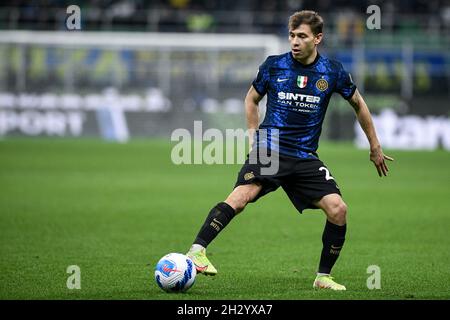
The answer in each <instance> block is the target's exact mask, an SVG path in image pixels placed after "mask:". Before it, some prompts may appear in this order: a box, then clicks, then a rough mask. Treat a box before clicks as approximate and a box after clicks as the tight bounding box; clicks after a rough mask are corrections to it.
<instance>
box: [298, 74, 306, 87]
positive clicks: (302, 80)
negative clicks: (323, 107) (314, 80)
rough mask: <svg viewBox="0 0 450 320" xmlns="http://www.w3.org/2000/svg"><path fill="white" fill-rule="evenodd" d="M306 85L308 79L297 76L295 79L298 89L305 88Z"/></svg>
mask: <svg viewBox="0 0 450 320" xmlns="http://www.w3.org/2000/svg"><path fill="white" fill-rule="evenodd" d="M307 83H308V77H307V76H298V77H297V85H298V86H299V87H300V88H304V87H306V84H307Z"/></svg>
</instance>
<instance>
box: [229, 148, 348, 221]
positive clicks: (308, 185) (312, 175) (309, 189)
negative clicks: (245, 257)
mask: <svg viewBox="0 0 450 320" xmlns="http://www.w3.org/2000/svg"><path fill="white" fill-rule="evenodd" d="M253 162H255V161H253ZM268 166H269V164H268V165H264V164H261V163H260V162H259V161H258V162H257V163H254V164H252V163H250V161H249V158H248V156H247V160H246V161H245V163H244V165H243V166H242V168H241V170H240V171H239V174H238V178H237V181H236V184H235V186H234V187H235V188H236V187H237V186H240V185H245V184H252V183H256V184H260V185H261V186H262V189H261V191H260V192H259V193H258V195H257V196H256V197H255V198H254V199H253V200H252V201H251V202H255V201H256V200H258V199H259V198H261V197H262V196H264V195H266V194H267V193H269V192H272V191H275V190H277V189H278V187H280V186H281V187H282V188H283V190H284V191H285V192H286V194H287V195H288V197H289V199H290V200H291V202H292V204H293V205H294V206H295V208H296V209H297V210H298V211H299V212H300V213H302V211H303V210H304V209H318V208H317V207H316V206H315V205H314V204H313V203H314V202H316V201H318V200H320V199H321V198H322V197H323V196H325V195H327V194H331V193H337V194H339V195H341V192H340V190H339V186H338V185H337V183H336V181H335V180H334V178H333V176H332V175H331V173H330V171H329V170H328V168H327V167H326V166H325V165H324V164H323V162H322V161H321V160H319V159H297V158H292V157H287V156H283V155H279V169H278V172H276V173H275V174H271V175H264V174H261V168H263V167H268Z"/></svg>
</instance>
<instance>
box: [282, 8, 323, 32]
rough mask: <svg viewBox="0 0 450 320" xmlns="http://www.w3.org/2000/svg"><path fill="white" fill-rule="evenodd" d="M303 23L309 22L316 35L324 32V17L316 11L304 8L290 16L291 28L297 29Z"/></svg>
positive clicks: (289, 25)
mask: <svg viewBox="0 0 450 320" xmlns="http://www.w3.org/2000/svg"><path fill="white" fill-rule="evenodd" d="M301 24H307V25H309V27H310V28H311V31H312V33H313V34H314V35H317V34H319V33H322V29H323V19H322V17H321V16H319V14H318V13H317V12H315V11H311V10H302V11H297V12H296V13H294V14H293V15H292V16H290V17H289V24H288V27H289V30H294V29H297V28H298V27H299V26H300V25H301Z"/></svg>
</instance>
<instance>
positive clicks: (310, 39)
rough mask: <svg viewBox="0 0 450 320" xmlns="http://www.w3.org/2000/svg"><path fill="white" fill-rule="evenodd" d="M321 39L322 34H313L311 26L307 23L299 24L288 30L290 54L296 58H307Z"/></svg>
mask: <svg viewBox="0 0 450 320" xmlns="http://www.w3.org/2000/svg"><path fill="white" fill-rule="evenodd" d="M321 40H322V34H321V33H319V34H317V35H314V34H313V32H312V31H311V27H310V26H309V25H307V24H301V25H300V26H298V27H297V28H296V29H294V30H289V43H290V44H291V51H292V55H293V56H294V58H295V59H296V60H300V61H302V60H307V59H308V57H310V56H311V55H312V54H313V53H314V51H315V50H316V46H317V45H318V44H319V43H320V41H321Z"/></svg>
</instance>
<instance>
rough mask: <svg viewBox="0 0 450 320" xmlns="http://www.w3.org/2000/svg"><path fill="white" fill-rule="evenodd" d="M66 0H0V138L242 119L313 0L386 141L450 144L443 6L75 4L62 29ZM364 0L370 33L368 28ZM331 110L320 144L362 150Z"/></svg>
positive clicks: (134, 131)
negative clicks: (265, 64)
mask: <svg viewBox="0 0 450 320" xmlns="http://www.w3.org/2000/svg"><path fill="white" fill-rule="evenodd" d="M70 4H74V3H72V2H70V1H50V0H49V1H4V2H2V4H1V7H0V28H1V29H2V30H1V32H0V57H1V64H0V70H1V71H0V135H2V136H17V135H20V136H64V137H79V136H90V137H104V138H107V139H118V140H127V139H128V138H129V137H168V136H170V133H171V132H172V131H173V130H174V129H175V128H180V127H188V128H189V125H190V124H192V121H193V120H194V119H195V120H203V121H204V124H205V125H204V127H215V128H219V129H220V128H230V127H245V122H244V117H243V103H242V101H243V98H244V96H245V93H246V91H247V89H248V87H249V86H250V83H251V81H252V79H253V77H254V76H255V73H256V70H257V68H258V66H259V64H260V63H261V62H262V61H263V60H264V58H265V56H267V55H268V54H278V53H282V52H285V51H287V50H288V43H287V29H286V24H287V18H288V17H289V15H290V14H292V12H294V11H295V10H298V9H301V8H310V9H314V10H317V11H319V12H320V13H321V14H322V15H323V16H324V18H325V41H324V43H323V44H322V45H321V48H320V52H322V53H323V54H325V55H327V56H329V57H332V58H336V59H338V60H340V61H342V62H343V64H344V66H345V67H346V69H347V70H348V71H349V72H350V73H351V74H352V76H353V78H354V80H355V82H356V83H357V85H358V87H359V90H360V91H361V92H363V93H364V95H365V97H366V99H367V100H368V102H369V107H370V108H371V110H372V111H373V112H374V114H376V115H378V116H379V120H377V128H378V130H379V131H380V136H381V139H382V141H383V142H384V143H385V144H386V143H387V144H388V145H387V146H388V147H399V148H414V149H435V148H439V147H444V148H446V149H450V122H449V118H448V116H449V97H450V90H449V86H450V62H449V61H450V58H449V55H450V52H449V47H450V36H449V27H450V5H449V2H448V1H439V0H431V1H426V0H415V1H328V0H321V1H308V0H305V1H302V0H283V1H268V0H265V1H206V0H205V1H200V0H168V1H142V0H141V1H78V2H76V4H77V5H79V7H80V9H81V30H80V31H71V32H69V31H67V26H66V19H67V17H68V16H69V14H68V13H67V12H66V8H67V7H68V6H69V5H70ZM371 4H378V5H379V6H380V8H381V29H379V30H377V29H374V30H369V29H368V28H366V19H367V18H368V17H369V14H367V13H366V9H367V7H368V6H369V5H371ZM383 111H386V112H383ZM328 118H329V119H328V120H327V121H326V122H325V127H324V134H323V137H324V138H326V139H331V140H347V141H352V140H353V141H355V142H356V143H358V144H359V145H363V144H364V143H363V141H364V139H361V138H363V136H360V132H358V130H356V129H355V127H354V122H355V119H354V116H353V111H352V110H351V108H349V107H348V105H347V103H346V102H345V101H343V100H342V99H340V98H339V97H337V96H336V97H334V98H333V100H332V101H331V103H330V110H329V113H328ZM190 126H192V125H190ZM424 131H426V132H428V134H427V135H426V136H425V137H424V135H423V134H422V133H423V132H424Z"/></svg>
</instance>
